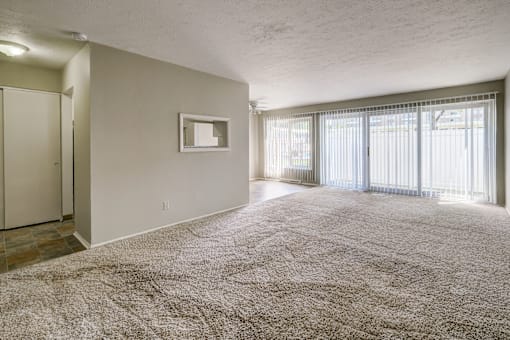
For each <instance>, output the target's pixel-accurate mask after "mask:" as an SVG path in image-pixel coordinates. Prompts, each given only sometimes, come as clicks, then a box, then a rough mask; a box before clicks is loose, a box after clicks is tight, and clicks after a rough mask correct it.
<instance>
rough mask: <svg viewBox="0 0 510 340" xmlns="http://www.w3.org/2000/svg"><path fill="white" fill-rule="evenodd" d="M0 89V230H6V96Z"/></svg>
mask: <svg viewBox="0 0 510 340" xmlns="http://www.w3.org/2000/svg"><path fill="white" fill-rule="evenodd" d="M3 94H4V93H3V91H2V89H0V230H1V229H3V228H4V222H5V213H4V181H3V178H4V112H3V110H4V102H3V99H4V96H3Z"/></svg>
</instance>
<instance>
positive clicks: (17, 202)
mask: <svg viewBox="0 0 510 340" xmlns="http://www.w3.org/2000/svg"><path fill="white" fill-rule="evenodd" d="M4 168H5V171H4V176H5V228H6V229H9V228H14V227H19V226H25V225H30V224H35V223H42V222H48V221H53V220H58V219H60V218H61V191H60V187H61V185H60V96H59V95H57V94H50V93H42V92H32V91H23V90H12V89H6V90H5V91H4Z"/></svg>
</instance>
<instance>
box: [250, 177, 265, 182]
mask: <svg viewBox="0 0 510 340" xmlns="http://www.w3.org/2000/svg"><path fill="white" fill-rule="evenodd" d="M263 180H264V178H263V177H253V178H250V182H253V181H263Z"/></svg>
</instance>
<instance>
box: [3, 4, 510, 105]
mask: <svg viewBox="0 0 510 340" xmlns="http://www.w3.org/2000/svg"><path fill="white" fill-rule="evenodd" d="M6 18H11V19H10V20H11V23H10V24H8V25H7V26H6V25H3V24H2V25H0V28H1V29H2V31H3V30H4V28H5V27H8V26H9V25H10V26H12V25H15V24H16V22H17V24H20V23H21V24H24V25H30V27H31V28H32V29H33V30H34V31H37V30H39V29H40V28H44V29H49V28H52V29H55V30H57V31H81V32H84V33H86V34H87V35H88V36H89V38H90V40H91V41H94V42H98V43H101V44H105V45H109V46H113V47H117V48H120V49H124V50H128V51H131V52H135V53H139V54H142V55H146V56H149V57H153V58H157V59H161V60H166V61H169V62H172V63H175V64H179V65H183V66H187V67H190V68H194V69H197V70H201V71H205V72H209V73H212V74H216V75H220V76H224V77H227V78H231V79H236V80H241V81H244V82H247V83H249V84H250V98H251V99H258V98H264V101H265V102H267V104H268V106H269V107H271V108H278V107H288V106H296V105H303V104H311V103H319V102H328V101H335V100H342V99H351V98H360V97H367V96H375V95H383V94H390V93H399V92H408V91H414V90H421V89H430V88H435V87H443V86H453V85H459V84H466V83H473V82H479V81H486V80H493V79H500V78H502V77H504V75H505V74H506V72H507V71H508V69H509V68H510V1H509V0H455V1H452V0H417V1H412V0H384V1H383V0H372V1H370V0H368V1H359V0H353V1H346V0H332V1H327V0H287V1H286V0H279V1H278V0H260V1H255V0H252V1H249V0H181V1H179V0H174V1H170V0H167V1H165V0H160V1H157V0H144V1H140V0H108V1H103V0H75V1H70V0H60V1H57V0H32V1H29V0H24V1H22V0H0V20H5V19H6ZM12 18H14V19H12Z"/></svg>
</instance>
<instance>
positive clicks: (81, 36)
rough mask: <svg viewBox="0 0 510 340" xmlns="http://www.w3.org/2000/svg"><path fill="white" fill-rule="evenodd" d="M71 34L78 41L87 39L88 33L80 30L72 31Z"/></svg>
mask: <svg viewBox="0 0 510 340" xmlns="http://www.w3.org/2000/svg"><path fill="white" fill-rule="evenodd" d="M71 35H72V36H73V39H74V40H76V41H87V40H88V38H87V35H86V34H83V33H80V32H72V33H71Z"/></svg>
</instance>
